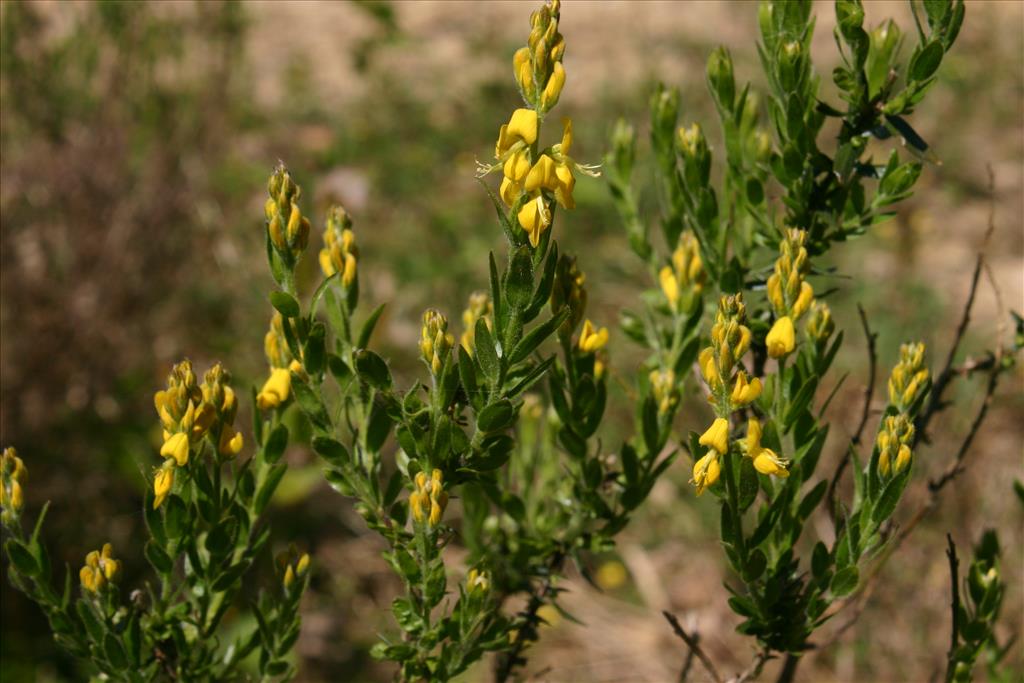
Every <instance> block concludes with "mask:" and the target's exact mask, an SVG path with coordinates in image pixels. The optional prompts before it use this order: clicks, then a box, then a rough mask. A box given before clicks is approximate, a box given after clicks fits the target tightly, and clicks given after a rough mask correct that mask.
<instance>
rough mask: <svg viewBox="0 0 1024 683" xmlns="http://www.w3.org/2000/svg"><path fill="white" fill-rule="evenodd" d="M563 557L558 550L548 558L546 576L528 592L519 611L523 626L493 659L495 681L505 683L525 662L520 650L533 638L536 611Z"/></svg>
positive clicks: (550, 586) (545, 597) (544, 597)
mask: <svg viewBox="0 0 1024 683" xmlns="http://www.w3.org/2000/svg"><path fill="white" fill-rule="evenodd" d="M564 559H565V555H564V554H563V553H562V551H560V550H559V551H556V552H555V553H554V554H552V555H551V557H549V558H548V562H547V576H545V577H544V580H543V581H542V582H541V584H540V586H539V587H538V588H537V589H535V590H534V591H532V592H531V593H530V600H529V602H528V603H527V605H526V609H525V610H523V612H522V613H521V614H522V616H523V617H524V620H525V622H526V623H525V625H524V627H523V628H520V629H519V631H518V632H517V633H516V638H515V641H514V642H513V643H512V649H510V650H509V651H508V652H506V653H504V654H503V655H502V656H500V657H498V659H497V660H496V661H495V667H494V680H495V681H496V682H497V683H505V681H507V680H508V679H509V677H510V676H511V675H512V672H513V671H515V669H516V667H517V666H520V665H521V664H524V663H525V661H526V660H525V659H524V658H523V657H522V652H523V650H524V649H526V646H527V645H529V644H530V642H532V641H533V640H534V637H535V633H536V623H537V621H538V619H539V617H538V616H537V612H538V611H539V610H540V608H541V607H542V606H543V605H544V603H545V601H546V600H547V598H548V597H549V596H550V595H551V593H552V591H553V589H554V575H555V573H556V572H557V571H558V569H559V567H561V566H562V561H563V560H564Z"/></svg>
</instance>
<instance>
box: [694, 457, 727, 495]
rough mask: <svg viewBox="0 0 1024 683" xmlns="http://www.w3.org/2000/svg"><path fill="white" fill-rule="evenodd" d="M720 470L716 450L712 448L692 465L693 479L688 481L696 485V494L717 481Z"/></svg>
mask: <svg viewBox="0 0 1024 683" xmlns="http://www.w3.org/2000/svg"><path fill="white" fill-rule="evenodd" d="M721 471H722V466H721V464H720V463H719V455H718V451H716V450H714V449H712V450H710V451H708V452H707V454H706V455H704V457H702V458H701V459H700V460H698V461H697V462H695V463H694V465H693V479H691V480H690V483H691V484H693V485H694V486H696V487H697V495H698V496H699V495H700V494H702V493H704V489H706V488H707V487H709V486H711V485H712V484H714V483H715V482H716V481H718V475H719V474H720V473H721Z"/></svg>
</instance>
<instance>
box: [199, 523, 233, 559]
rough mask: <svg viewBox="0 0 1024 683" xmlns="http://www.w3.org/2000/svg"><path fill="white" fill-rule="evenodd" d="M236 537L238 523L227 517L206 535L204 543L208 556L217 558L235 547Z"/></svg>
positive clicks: (224, 555)
mask: <svg viewBox="0 0 1024 683" xmlns="http://www.w3.org/2000/svg"><path fill="white" fill-rule="evenodd" d="M237 537H238V524H237V523H236V522H235V520H234V519H232V518H228V519H226V520H222V521H221V522H220V524H218V525H217V526H215V527H213V529H211V530H210V533H208V534H207V535H206V541H205V543H204V545H205V546H206V549H207V550H208V551H209V552H210V556H211V557H213V558H217V559H218V560H219V558H223V557H226V556H227V554H228V553H230V552H231V551H232V550H234V549H235V539H236V538H237Z"/></svg>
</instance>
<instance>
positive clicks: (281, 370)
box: [256, 312, 302, 410]
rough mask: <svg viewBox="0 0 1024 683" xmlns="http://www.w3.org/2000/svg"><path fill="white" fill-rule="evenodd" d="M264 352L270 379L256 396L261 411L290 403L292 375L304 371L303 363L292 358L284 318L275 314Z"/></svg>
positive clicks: (265, 339) (266, 337) (271, 320)
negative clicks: (268, 365) (285, 332)
mask: <svg viewBox="0 0 1024 683" xmlns="http://www.w3.org/2000/svg"><path fill="white" fill-rule="evenodd" d="M263 351H264V353H265V354H266V356H267V362H268V363H269V364H270V377H268V378H267V381H266V382H264V383H263V387H262V388H261V389H260V391H259V393H258V394H256V405H257V406H258V407H259V409H260V410H270V409H272V408H277V407H279V406H280V405H281V404H283V403H285V402H286V401H288V397H289V396H290V395H291V388H292V373H293V372H301V371H302V363H300V362H299V361H298V360H296V359H294V358H293V357H292V354H291V351H289V350H288V341H287V339H286V338H285V335H284V317H283V316H282V315H281V314H280V313H278V312H275V313H274V317H273V318H271V319H270V329H269V330H268V331H267V334H266V335H265V336H264V337H263Z"/></svg>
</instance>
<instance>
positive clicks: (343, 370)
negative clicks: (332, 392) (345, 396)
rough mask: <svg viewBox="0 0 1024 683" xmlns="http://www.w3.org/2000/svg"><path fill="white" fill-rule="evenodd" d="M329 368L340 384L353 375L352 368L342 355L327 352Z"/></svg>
mask: <svg viewBox="0 0 1024 683" xmlns="http://www.w3.org/2000/svg"><path fill="white" fill-rule="evenodd" d="M327 369H328V370H330V371H331V374H332V375H333V376H334V379H335V380H337V382H338V384H341V383H343V382H347V381H348V379H349V378H350V377H352V368H350V367H349V366H348V365H347V364H346V363H345V361H343V360H342V359H341V356H338V355H336V354H333V353H329V354H327Z"/></svg>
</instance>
